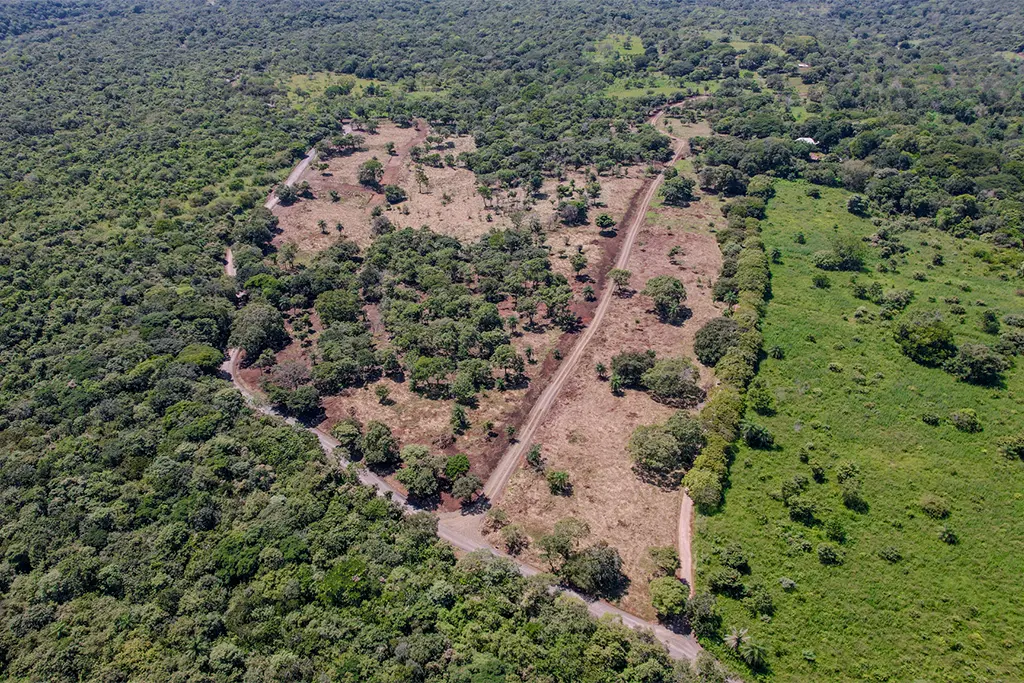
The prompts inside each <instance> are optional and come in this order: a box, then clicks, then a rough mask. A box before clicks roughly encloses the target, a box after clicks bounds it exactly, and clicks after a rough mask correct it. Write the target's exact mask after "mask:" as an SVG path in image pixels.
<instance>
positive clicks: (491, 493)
mask: <svg viewBox="0 0 1024 683" xmlns="http://www.w3.org/2000/svg"><path fill="white" fill-rule="evenodd" d="M660 116H661V112H659V113H658V114H656V115H655V116H653V117H652V118H651V121H652V122H654V121H656V120H657V119H658V117H660ZM684 143H685V141H684ZM686 149H687V145H686V144H680V145H678V147H677V149H676V151H675V154H673V155H672V161H670V162H669V163H670V164H674V163H675V162H676V161H678V160H679V159H680V158H681V157H682V155H683V154H684V153H685V151H686ZM663 180H664V176H662V175H659V176H657V178H655V179H654V180H653V181H652V182H651V184H650V186H649V187H648V188H647V191H646V192H645V193H644V196H643V199H642V200H641V202H640V206H639V208H638V209H637V211H636V213H635V215H634V216H633V221H632V222H631V223H630V224H629V227H628V228H627V232H626V238H625V239H624V240H623V242H622V248H621V249H620V250H619V255H618V258H617V259H616V260H615V268H625V267H626V264H628V263H629V256H630V253H631V252H632V251H633V245H634V244H635V243H636V239H637V237H638V236H639V234H640V229H641V228H642V227H643V225H644V222H645V221H646V220H647V209H648V208H649V207H650V205H651V202H652V201H654V197H655V195H656V193H657V191H658V188H659V187H661V183H662V181H663ZM614 296H615V293H614V287H613V285H612V283H611V282H608V283H606V284H605V288H604V291H603V292H601V300H600V301H599V302H598V306H597V310H596V311H595V312H594V319H593V320H592V321H591V322H590V325H588V326H587V328H586V329H585V330H583V333H582V334H581V335H580V338H579V339H577V340H576V343H575V344H574V345H573V347H572V351H570V352H569V355H568V357H566V359H565V360H564V361H562V364H561V365H560V366H559V368H558V371H557V372H555V374H554V376H553V377H552V378H551V382H550V383H549V384H548V385H547V387H545V388H544V391H543V393H541V395H540V397H539V398H538V399H537V402H536V403H534V404H533V408H532V409H531V410H530V414H529V415H528V416H527V418H526V422H525V423H523V425H522V426H521V427H520V428H519V431H518V433H517V435H516V439H517V440H516V442H515V443H514V444H512V445H511V446H510V447H509V449H508V450H507V451H506V452H505V455H503V456H502V458H501V460H500V461H499V462H498V464H497V466H495V468H494V470H493V471H492V472H491V476H490V477H489V478H488V479H487V483H486V484H485V485H484V495H485V496H487V499H488V500H490V501H491V503H492V504H494V503H497V501H498V500H500V499H501V496H502V494H503V493H504V492H505V488H506V487H507V486H508V483H509V481H510V480H511V479H512V475H513V474H515V472H516V470H517V469H518V468H519V463H520V461H521V460H522V458H523V457H524V454H525V452H526V450H527V449H528V448H529V447H530V446H531V445H532V444H533V437H534V435H535V434H536V432H537V429H538V428H539V427H540V425H541V423H543V421H544V418H546V417H547V415H548V411H549V410H551V407H552V406H553V405H554V404H555V401H556V400H557V399H558V396H559V394H560V393H561V392H562V389H563V388H565V383H566V382H567V381H568V380H569V378H570V377H571V376H572V373H573V370H574V369H575V368H576V365H577V364H578V363H579V361H580V358H582V357H583V352H584V351H586V349H587V345H588V344H589V343H590V340H591V339H593V338H594V335H595V334H597V330H598V329H599V328H600V327H601V322H602V321H603V320H604V317H605V314H607V313H608V309H609V308H611V305H612V297H614Z"/></svg>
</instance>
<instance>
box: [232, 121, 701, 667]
mask: <svg viewBox="0 0 1024 683" xmlns="http://www.w3.org/2000/svg"><path fill="white" fill-rule="evenodd" d="M660 115H661V112H659V113H658V114H656V115H654V116H653V117H652V118H651V121H652V122H653V121H655V120H657V118H658V117H659V116H660ZM349 130H350V129H349V127H348V126H347V125H346V126H345V132H349ZM677 142H678V140H677ZM684 142H685V141H684ZM686 148H687V147H686V145H685V144H681V145H679V147H678V148H677V149H676V151H675V154H674V155H673V157H672V161H671V162H670V163H675V162H676V161H677V160H678V159H679V158H680V157H681V156H682V155H683V153H684V152H685V150H686ZM315 157H316V150H315V148H314V149H310V150H309V152H308V153H307V154H306V156H305V157H304V158H303V159H302V161H300V162H299V163H298V165H296V167H295V168H294V169H293V170H292V172H291V173H290V174H289V175H288V178H287V179H286V180H285V184H287V185H293V184H295V183H296V182H298V180H299V178H300V177H301V176H302V174H303V173H304V172H305V171H306V169H307V168H308V167H309V164H310V163H311V162H312V161H313V159H314V158H315ZM662 179H663V177H662V176H660V175H659V176H658V177H657V178H656V179H655V180H653V181H652V182H651V184H650V186H649V187H648V188H647V191H646V192H645V193H644V196H643V200H642V202H641V205H640V206H641V207H642V209H638V210H637V212H636V215H635V216H634V217H633V221H632V222H631V223H630V225H629V227H628V232H627V234H626V237H625V239H624V240H623V244H622V248H621V249H620V251H619V255H618V258H617V259H616V262H615V267H616V268H623V267H625V265H626V264H627V263H628V262H629V256H630V252H631V251H632V249H633V245H634V244H635V243H636V239H637V236H638V235H639V234H640V229H641V227H642V226H643V224H644V221H645V219H646V215H647V209H648V207H649V206H650V204H651V202H652V201H653V200H654V197H655V194H656V192H657V190H658V188H659V187H660V185H661V182H662ZM277 203H278V202H277V197H276V195H274V194H271V196H270V197H269V198H268V199H267V201H266V203H265V204H264V206H266V208H268V209H272V208H273V207H274V206H276V205H277ZM224 270H225V274H227V275H229V276H232V277H233V276H234V275H235V264H234V255H233V254H232V252H231V249H230V248H228V249H227V250H226V252H225V267H224ZM612 296H613V287H612V285H611V283H609V284H608V285H607V286H606V287H605V290H604V292H603V293H602V295H601V301H600V302H599V304H598V308H597V311H596V312H595V314H594V318H593V320H592V321H591V324H590V325H589V326H588V327H587V329H586V330H584V332H583V334H582V335H581V336H580V339H579V340H577V342H576V344H575V345H574V347H573V350H572V352H571V353H570V354H569V356H568V357H567V358H566V359H565V361H564V362H563V363H562V365H561V366H560V367H559V369H558V371H557V372H556V373H555V376H554V377H553V378H552V381H551V384H549V385H548V387H547V388H546V389H545V390H544V392H543V393H542V394H541V396H540V398H538V400H537V403H535V404H534V406H533V408H532V410H531V411H530V415H529V417H528V419H527V422H526V424H525V425H524V427H523V430H522V431H521V432H520V440H519V441H518V442H517V443H516V444H515V445H514V446H513V447H512V448H510V449H509V450H508V452H506V454H505V455H504V456H503V457H502V460H501V461H500V462H499V464H498V466H497V467H496V468H495V470H494V472H492V474H491V477H490V478H489V479H488V481H487V483H486V485H485V486H484V494H485V495H486V496H487V497H488V498H490V499H491V500H494V498H495V497H497V496H500V494H501V493H502V492H503V491H504V489H505V486H506V485H507V484H508V481H509V479H511V477H512V474H513V473H514V472H515V470H516V468H517V466H518V464H519V460H520V458H521V457H522V456H523V451H524V447H525V445H526V444H528V443H529V442H530V438H531V437H532V435H533V434H534V433H535V432H536V430H537V428H538V427H539V426H540V424H541V422H542V421H543V419H544V418H545V417H546V415H547V412H548V410H549V409H550V408H551V406H552V405H553V404H554V402H555V400H556V399H557V398H558V395H559V393H560V392H561V390H562V388H563V386H564V384H565V382H566V380H567V379H568V377H569V375H570V374H571V372H572V369H573V368H574V367H575V366H576V364H577V363H578V362H579V359H580V357H581V356H582V355H583V351H584V349H585V348H586V345H587V343H589V341H590V340H591V338H592V337H593V336H594V334H595V333H596V331H597V328H598V327H599V326H600V323H601V321H602V320H603V318H604V316H605V314H606V313H607V311H608V309H609V307H610V306H611V302H612ZM241 357H242V352H241V350H240V349H229V350H228V358H227V359H226V360H225V361H224V363H223V364H222V365H221V372H222V373H223V375H224V376H225V377H227V378H228V379H230V380H231V383H232V384H233V385H234V387H235V388H236V389H237V390H238V391H239V393H241V394H242V396H243V397H244V398H245V399H246V401H247V402H248V403H249V404H250V405H251V406H252V407H253V408H254V409H255V410H257V411H258V412H259V413H261V414H263V415H268V416H274V417H277V418H280V419H282V420H284V421H285V422H286V423H288V424H290V425H293V426H296V427H299V428H303V429H306V430H308V431H310V432H312V433H313V434H314V435H315V436H316V437H317V439H318V440H319V442H320V445H321V447H322V448H323V449H324V451H325V453H326V454H327V455H328V456H333V457H337V456H335V453H334V449H335V448H336V447H337V446H339V445H340V442H339V441H338V440H337V439H335V438H334V437H332V436H331V435H330V434H328V433H327V432H325V431H324V430H322V429H320V428H318V427H310V426H306V425H303V424H301V423H299V422H298V421H297V420H295V419H294V418H291V417H285V416H283V415H281V414H280V413H278V412H277V411H276V410H274V409H273V408H272V407H270V406H267V405H266V404H264V403H262V402H261V400H260V399H259V397H258V396H257V395H256V393H255V392H254V391H253V390H252V389H251V388H250V387H249V386H248V385H246V384H245V383H244V382H243V381H242V378H241V374H240V373H239V372H238V365H239V362H240V361H241ZM337 461H338V463H339V464H340V465H344V466H347V465H349V464H351V463H350V462H349V461H347V460H343V459H341V458H337ZM358 476H359V481H360V482H361V483H362V484H364V485H366V486H372V487H373V488H374V489H376V491H377V493H378V494H379V495H382V496H385V497H387V498H389V499H391V500H393V501H395V502H396V503H398V504H399V505H400V506H401V507H402V508H403V509H404V510H406V511H407V512H421V511H422V510H420V509H419V508H417V507H416V506H414V505H412V504H411V503H410V502H409V501H408V499H407V498H406V496H405V495H404V494H403V493H402V492H400V491H398V490H397V489H395V488H394V487H393V486H391V484H390V483H388V482H387V481H386V480H385V479H384V478H383V477H380V476H378V475H376V474H374V473H373V472H370V471H369V470H367V469H366V468H360V469H359V475H358ZM686 500H689V499H688V498H685V497H684V508H685V501H686ZM687 528H688V525H687ZM437 535H438V537H439V538H441V539H443V540H445V541H446V542H448V543H450V544H451V545H452V546H454V547H455V548H458V549H459V550H462V551H465V552H474V551H481V550H484V551H487V552H490V553H492V554H494V555H497V556H500V557H505V558H507V559H509V560H511V561H512V562H513V563H514V564H515V565H516V567H517V568H518V570H519V572H520V573H521V574H523V576H534V575H537V574H540V573H542V572H541V570H539V569H537V568H536V567H533V566H530V565H528V564H525V563H523V562H521V561H519V560H517V559H516V558H513V557H510V556H509V555H507V554H505V553H503V552H501V551H500V550H498V549H496V548H494V547H492V546H491V545H489V544H488V543H487V542H486V541H485V540H483V539H482V538H478V537H477V536H476V534H472V533H466V532H465V531H464V530H463V529H461V528H459V525H457V524H455V523H454V522H453V520H452V518H451V517H447V516H440V517H438V528H437ZM680 542H682V528H681V529H680ZM688 551H689V545H688V544H687V553H686V558H687V562H688V561H689V552H688ZM682 555H683V549H682V547H680V556H681V557H682ZM685 566H686V565H685V564H684V567H685ZM691 567H692V565H691ZM684 572H685V569H684ZM690 585H691V592H692V590H693V589H692V585H693V581H692V569H691V576H690ZM558 591H559V592H560V593H562V594H563V595H567V596H570V597H574V598H577V599H579V600H581V601H582V602H583V603H584V604H586V606H587V610H588V611H589V612H590V613H591V614H592V615H594V616H595V617H601V616H604V615H613V616H615V617H617V618H618V619H619V620H620V621H621V622H622V623H623V624H624V625H626V626H628V627H629V628H633V629H646V630H649V631H651V632H652V633H653V634H654V636H655V637H656V638H657V639H658V640H659V641H660V642H661V643H662V644H663V645H664V646H665V648H666V649H667V651H668V653H669V655H670V656H671V657H672V658H674V659H689V660H693V659H694V658H696V656H697V654H698V653H699V652H700V651H701V649H702V648H701V646H700V644H699V643H697V640H696V639H695V638H694V637H693V636H692V635H684V634H679V633H676V632H674V631H670V630H669V629H667V628H665V627H664V626H662V625H661V624H658V623H655V622H650V621H646V620H644V619H641V618H640V617H637V616H635V615H633V614H630V613H628V612H626V611H624V610H621V609H619V608H618V607H615V606H614V605H612V604H610V603H608V602H605V601H603V600H593V599H590V598H586V597H584V596H582V595H580V594H579V593H576V592H575V591H573V590H571V589H568V588H559V589H558Z"/></svg>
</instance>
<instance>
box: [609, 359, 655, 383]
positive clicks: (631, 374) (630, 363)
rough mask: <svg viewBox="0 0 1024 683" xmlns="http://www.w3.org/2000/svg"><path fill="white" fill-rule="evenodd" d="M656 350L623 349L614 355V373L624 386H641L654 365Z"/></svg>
mask: <svg viewBox="0 0 1024 683" xmlns="http://www.w3.org/2000/svg"><path fill="white" fill-rule="evenodd" d="M654 361H655V355H654V351H649V350H648V351H623V352H622V353H620V354H617V355H615V356H612V375H613V376H615V377H618V378H619V380H620V381H621V382H622V384H623V386H626V387H634V388H635V387H640V386H642V378H643V375H644V373H645V372H647V371H648V370H650V369H651V368H653V367H654Z"/></svg>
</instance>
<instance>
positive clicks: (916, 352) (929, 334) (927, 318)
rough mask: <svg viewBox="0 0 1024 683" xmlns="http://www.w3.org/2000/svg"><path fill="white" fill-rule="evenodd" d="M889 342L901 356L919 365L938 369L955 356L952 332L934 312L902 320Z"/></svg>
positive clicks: (936, 312)
mask: <svg viewBox="0 0 1024 683" xmlns="http://www.w3.org/2000/svg"><path fill="white" fill-rule="evenodd" d="M893 338H894V339H895V340H896V343H897V344H898V345H899V347H900V351H902V352H903V354H904V355H906V356H907V357H909V358H910V359H911V360H913V361H914V362H916V363H920V364H921V365H929V366H937V365H941V364H942V363H944V362H945V361H947V360H949V359H950V358H952V357H953V355H954V354H955V353H956V344H954V343H953V331H952V330H951V329H950V328H949V326H948V325H946V323H945V322H943V320H942V316H941V315H940V314H939V313H938V311H934V312H931V313H918V314H916V315H912V316H908V317H905V318H904V319H903V320H901V321H900V322H899V324H897V325H896V329H895V330H894V331H893Z"/></svg>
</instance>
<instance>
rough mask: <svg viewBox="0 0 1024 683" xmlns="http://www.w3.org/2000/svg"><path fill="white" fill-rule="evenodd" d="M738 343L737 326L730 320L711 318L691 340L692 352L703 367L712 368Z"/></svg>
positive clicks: (738, 332) (738, 333)
mask: <svg viewBox="0 0 1024 683" xmlns="http://www.w3.org/2000/svg"><path fill="white" fill-rule="evenodd" d="M739 341H740V331H739V325H737V324H736V321H735V320H733V319H731V318H712V319H711V320H709V321H708V322H707V323H705V325H704V327H702V328H700V330H698V331H697V334H696V335H695V336H694V338H693V352H694V355H696V356H697V360H699V361H700V362H701V363H703V364H704V365H707V366H708V367H714V366H715V365H717V364H718V361H720V360H721V359H722V356H724V355H725V354H726V352H727V351H728V350H729V349H731V348H732V347H734V346H736V344H738V343H739Z"/></svg>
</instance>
